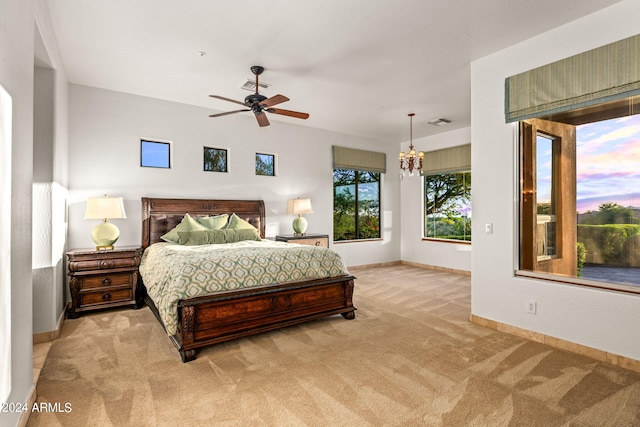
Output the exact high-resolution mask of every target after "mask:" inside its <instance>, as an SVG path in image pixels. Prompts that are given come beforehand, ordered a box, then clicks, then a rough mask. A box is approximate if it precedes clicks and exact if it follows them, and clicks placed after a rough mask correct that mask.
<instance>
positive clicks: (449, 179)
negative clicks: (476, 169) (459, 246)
mask: <svg viewBox="0 0 640 427" xmlns="http://www.w3.org/2000/svg"><path fill="white" fill-rule="evenodd" d="M424 237H425V238H432V239H447V240H462V241H471V172H454V173H439V174H433V175H426V176H425V177H424Z"/></svg>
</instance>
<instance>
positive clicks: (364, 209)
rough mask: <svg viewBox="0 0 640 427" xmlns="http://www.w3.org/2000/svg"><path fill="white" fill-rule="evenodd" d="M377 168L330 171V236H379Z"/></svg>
mask: <svg viewBox="0 0 640 427" xmlns="http://www.w3.org/2000/svg"><path fill="white" fill-rule="evenodd" d="M380 177H381V174H380V173H379V172H367V171H359V170H351V169H335V170H334V171H333V240H334V241H341V240H361V239H377V238H380Z"/></svg>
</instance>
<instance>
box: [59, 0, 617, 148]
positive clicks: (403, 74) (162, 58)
mask: <svg viewBox="0 0 640 427" xmlns="http://www.w3.org/2000/svg"><path fill="white" fill-rule="evenodd" d="M617 1H619V0H318V1H311V0H271V1H266V0H242V1H239V0H187V1H179V0H48V8H49V11H50V14H51V19H52V22H53V27H54V30H55V33H56V37H57V42H58V46H59V50H60V54H61V57H62V61H63V64H64V67H65V71H66V73H67V76H68V79H69V81H70V82H72V83H77V84H82V85H89V86H95V87H99V88H105V89H110V90H115V91H121V92H129V93H134V94H138V95H143V96H149V97H154V98H160V99H166V100H171V101H176V102H181V103H186V104H192V105H197V106H202V107H206V108H208V109H209V110H210V112H209V113H208V114H213V113H219V112H223V111H230V110H236V109H238V108H242V107H240V106H238V105H237V104H233V103H230V102H225V101H222V100H217V99H213V98H210V97H208V95H209V94H216V95H222V96H225V97H227V98H231V99H236V100H243V99H244V97H245V96H246V95H248V94H250V93H249V92H247V91H246V90H242V89H240V86H241V85H242V84H243V83H244V82H245V81H246V80H247V79H248V78H251V79H252V78H253V75H252V74H251V71H250V69H249V68H250V66H252V65H261V66H263V67H265V72H264V74H263V75H262V76H261V77H260V81H261V82H266V83H269V84H271V87H270V88H269V89H267V90H265V91H263V94H264V95H265V96H267V97H270V96H273V95H276V94H283V95H286V96H287V97H289V98H290V101H288V102H286V103H283V104H280V105H278V108H284V109H289V110H295V111H302V112H306V113H309V114H310V118H309V119H307V120H300V119H295V118H290V117H282V116H277V115H274V114H270V115H269V120H270V121H271V126H272V127H274V126H278V124H279V123H281V122H288V123H294V124H299V125H305V126H311V127H315V128H321V129H328V130H332V131H337V132H343V133H348V134H353V135H361V136H366V137H371V138H375V139H380V140H385V141H389V142H393V143H398V142H401V141H406V140H408V139H409V138H408V134H409V119H408V117H407V114H408V113H410V112H413V113H415V114H416V116H415V117H414V120H413V137H414V138H417V137H421V136H427V135H431V134H435V133H439V132H443V131H448V130H452V129H456V128H461V127H466V126H469V125H470V66H469V64H470V62H471V61H473V60H475V59H478V58H481V57H483V56H485V55H487V54H489V53H492V52H495V51H497V50H500V49H502V48H505V47H507V46H510V45H512V44H514V43H517V42H520V41H522V40H525V39H527V38H530V37H532V36H534V35H537V34H539V33H542V32H544V31H547V30H549V29H552V28H554V27H557V26H559V25H562V24H564V23H566V22H569V21H572V20H575V19H577V18H579V17H582V16H584V15H587V14H589V13H592V12H594V11H596V10H598V9H601V8H603V7H606V6H608V5H611V4H614V3H616V2H617ZM199 51H203V52H206V55H205V56H200V55H199V54H198V52H199ZM240 114H245V115H247V117H251V119H252V122H249V121H247V125H253V126H258V124H257V123H256V122H255V120H254V119H253V117H252V114H251V113H250V112H245V113H240ZM439 117H444V118H447V119H450V120H452V121H453V123H451V124H450V125H448V126H444V127H437V126H432V125H428V124H426V122H427V121H429V120H431V119H434V118H439ZM227 118H228V117H220V118H207V120H210V121H211V126H216V125H218V124H219V123H221V122H223V121H224V120H226V119H227Z"/></svg>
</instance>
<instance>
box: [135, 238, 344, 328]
mask: <svg viewBox="0 0 640 427" xmlns="http://www.w3.org/2000/svg"><path fill="white" fill-rule="evenodd" d="M345 274H349V273H348V271H347V268H346V267H345V265H344V262H343V261H342V258H340V255H338V254H337V253H335V252H333V251H332V250H329V249H326V248H321V247H316V246H303V245H296V244H291V243H284V242H274V241H272V240H262V241H250V240H247V241H242V242H237V243H227V244H221V245H201V246H182V245H178V244H174V243H164V242H162V243H155V244H153V245H151V246H149V247H148V248H147V249H146V250H145V251H144V254H143V255H142V261H141V263H140V275H141V276H142V280H143V282H144V284H145V286H146V288H147V293H148V295H149V296H150V297H151V299H152V300H153V302H154V303H155V304H156V307H157V308H158V311H159V312H160V317H161V318H162V320H163V322H164V325H165V328H166V329H167V333H168V334H169V335H174V334H175V333H176V330H177V323H178V311H177V305H178V301H179V300H181V299H187V298H193V297H196V296H200V295H206V294H211V293H215V292H219V291H227V290H233V289H242V288H250V287H255V286H263V285H271V284H276V283H287V282H297V281H301V280H310V279H322V278H325V277H335V276H341V275H345Z"/></svg>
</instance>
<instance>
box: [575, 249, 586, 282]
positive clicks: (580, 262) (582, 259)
mask: <svg viewBox="0 0 640 427" xmlns="http://www.w3.org/2000/svg"><path fill="white" fill-rule="evenodd" d="M576 253H577V255H578V256H577V258H578V277H582V267H584V262H585V261H586V260H587V247H586V246H585V245H584V243H580V242H577V243H576Z"/></svg>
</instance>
